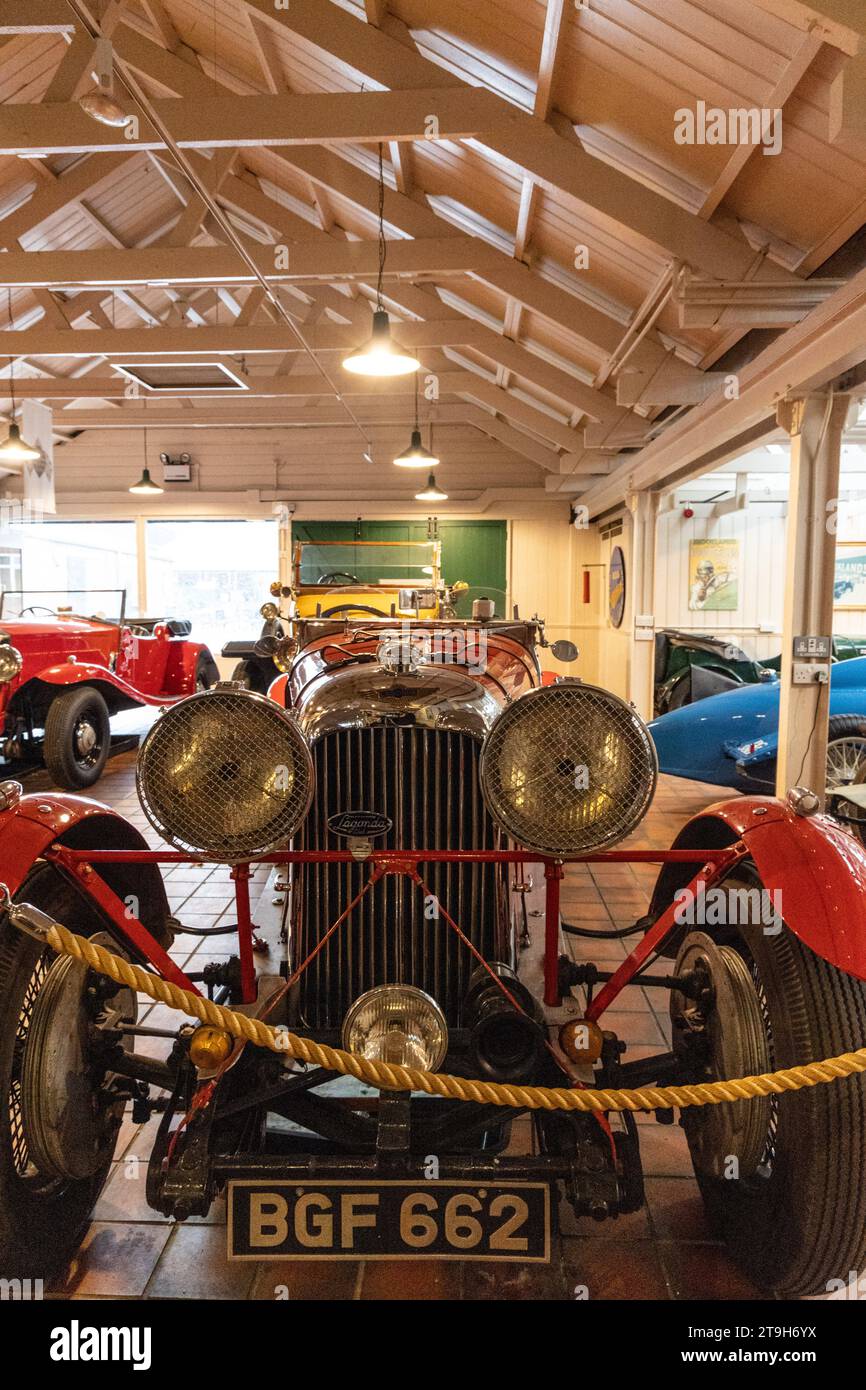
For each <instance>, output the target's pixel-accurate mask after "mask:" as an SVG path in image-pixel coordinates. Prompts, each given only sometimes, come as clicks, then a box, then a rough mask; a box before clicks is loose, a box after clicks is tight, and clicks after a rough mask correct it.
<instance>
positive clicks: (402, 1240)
mask: <svg viewBox="0 0 866 1390" xmlns="http://www.w3.org/2000/svg"><path fill="white" fill-rule="evenodd" d="M550 1230H551V1217H550V1188H549V1186H548V1184H547V1183H543V1182H488V1183H460V1182H446V1181H438V1180H436V1181H429V1182H428V1181H424V1180H421V1181H420V1182H418V1181H416V1182H404V1181H390V1180H388V1181H385V1182H376V1181H371V1182H356V1181H355V1180H353V1179H342V1178H340V1179H337V1178H333V1179H325V1180H323V1181H322V1180H320V1181H314V1182H290V1181H285V1182H284V1181H272V1180H270V1181H269V1180H267V1179H264V1178H257V1179H238V1180H237V1181H234V1182H230V1183H229V1192H228V1247H229V1248H228V1255H229V1259H230V1260H284V1259H293V1260H297V1259H301V1260H317V1259H318V1260H394V1259H404V1260H431V1259H433V1260H443V1259H444V1260H519V1261H520V1262H521V1263H523V1262H531V1263H542V1264H546V1263H547V1262H548V1261H549V1260H550Z"/></svg>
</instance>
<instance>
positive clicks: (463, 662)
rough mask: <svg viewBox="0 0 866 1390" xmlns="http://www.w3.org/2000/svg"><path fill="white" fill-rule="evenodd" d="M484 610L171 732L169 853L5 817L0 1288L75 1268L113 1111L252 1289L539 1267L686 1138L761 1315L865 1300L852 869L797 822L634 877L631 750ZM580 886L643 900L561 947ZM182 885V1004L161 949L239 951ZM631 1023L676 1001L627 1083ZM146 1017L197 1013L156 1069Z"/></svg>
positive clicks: (210, 696) (863, 1077)
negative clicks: (653, 1001) (215, 1207)
mask: <svg viewBox="0 0 866 1390" xmlns="http://www.w3.org/2000/svg"><path fill="white" fill-rule="evenodd" d="M483 613H484V610H482V609H481V608H480V605H479V610H478V612H477V614H476V617H475V618H474V619H473V620H472V621H465V622H462V621H459V620H452V621H449V622H442V621H439V620H434V621H426V622H425V621H421V622H417V621H411V622H408V623H405V624H397V625H395V623H394V621H393V619H383V618H380V617H377V616H372V615H370V616H364V617H362V618H360V619H353V618H348V617H339V618H337V617H331V618H322V617H320V618H312V619H303V620H301V621H300V622H298V624H297V631H296V633H294V634H293V635H292V636H286V637H284V638H283V639H282V642H283V643H284V644H285V646H284V647H283V648H282V650H281V651H280V653H279V663H278V664H281V665H285V666H286V667H287V671H286V675H285V676H284V677H282V678H280V682H279V683H278V684H275V686H274V687H272V697H271V698H268V697H267V696H264V695H262V694H260V693H258V692H254V691H250V690H244V689H243V688H242V687H241V686H240V684H234V683H228V684H225V685H218V686H217V688H216V689H214V690H209V691H204V692H201V693H198V694H194V695H191V696H189V697H188V698H187V699H185V700H182V701H180V702H178V703H175V704H173V705H172V706H171V707H170V708H168V709H167V710H166V711H165V713H164V714H163V715H162V716H161V718H160V719H159V720H157V721H156V722H155V723H154V725H153V727H152V728H151V729H150V731H149V733H148V735H147V737H146V739H145V741H144V743H143V745H142V748H141V751H140V753H139V760H138V773H137V779H138V792H139V799H140V801H141V805H142V808H143V810H144V812H145V814H146V817H147V819H148V821H149V823H150V825H151V827H152V828H153V830H154V831H155V832H156V833H157V835H158V836H159V837H160V841H161V843H160V844H159V846H158V847H157V848H148V847H147V845H146V843H145V841H144V839H143V837H142V835H141V834H140V832H139V831H138V830H137V829H136V828H135V827H134V826H133V825H132V824H131V823H130V822H128V821H126V820H125V819H124V818H123V817H122V816H121V815H119V814H117V813H116V812H114V811H112V810H110V809H109V808H108V807H105V806H100V805H99V804H98V803H97V802H95V801H90V800H87V799H85V798H83V797H77V796H70V795H68V794H63V793H61V794H51V795H47V796H46V795H45V794H40V795H39V796H24V795H22V794H21V790H22V789H21V786H20V784H18V783H16V782H14V781H12V780H7V781H4V782H2V783H0V1092H2V1094H3V1095H4V1096H6V1097H8V1104H7V1107H6V1115H7V1119H6V1122H5V1133H3V1132H2V1130H0V1271H2V1272H3V1273H4V1274H5V1273H8V1274H10V1275H11V1274H14V1275H15V1276H17V1277H19V1278H20V1277H46V1276H47V1275H49V1274H50V1273H52V1272H53V1271H55V1270H58V1269H62V1268H63V1266H64V1264H65V1262H66V1261H68V1260H69V1259H70V1257H71V1256H72V1255H73V1254H74V1252H75V1250H76V1248H77V1246H78V1243H79V1241H80V1238H81V1235H82V1233H83V1231H84V1230H85V1228H86V1226H87V1223H88V1220H89V1218H90V1213H91V1211H92V1210H93V1207H94V1204H95V1202H96V1200H97V1198H98V1195H99V1192H100V1189H101V1187H102V1185H103V1183H104V1182H105V1180H106V1177H107V1175H108V1173H109V1171H110V1169H111V1164H112V1158H113V1155H114V1151H115V1141H116V1139H117V1134H118V1129H119V1126H120V1124H121V1117H122V1115H123V1112H124V1105H125V1104H129V1103H130V1102H131V1104H132V1118H133V1120H134V1121H135V1122H137V1123H142V1122H144V1121H145V1120H147V1119H148V1118H150V1116H151V1115H155V1116H158V1117H159V1119H158V1124H157V1125H156V1127H155V1128H154V1131H153V1136H152V1140H151V1144H152V1147H151V1153H150V1159H149V1163H148V1173H147V1188H146V1195H147V1201H148V1204H149V1205H150V1206H151V1207H152V1208H153V1209H154V1210H156V1211H158V1212H160V1213H162V1214H163V1215H165V1216H169V1217H172V1218H174V1219H176V1220H179V1221H181V1220H188V1219H190V1218H196V1217H202V1216H204V1215H206V1214H207V1213H208V1211H209V1209H210V1207H211V1205H212V1203H213V1202H214V1199H215V1198H216V1197H217V1196H218V1194H220V1193H221V1192H223V1191H225V1192H226V1194H227V1198H228V1211H229V1223H228V1241H229V1255H230V1257H231V1258H233V1259H241V1260H246V1259H255V1260H282V1261H286V1260H289V1261H294V1260H297V1259H301V1260H313V1259H325V1260H332V1259H339V1260H343V1259H347V1258H354V1259H365V1260H367V1259H394V1258H398V1259H410V1260H417V1259H433V1260H441V1259H452V1260H479V1259H480V1260H486V1261H493V1262H496V1261H499V1262H500V1263H501V1262H503V1261H505V1262H512V1263H514V1262H517V1263H532V1262H538V1263H544V1262H549V1261H550V1260H551V1259H553V1260H556V1259H557V1258H558V1256H557V1254H556V1236H557V1221H558V1212H559V1209H560V1206H561V1204H564V1203H565V1202H567V1203H569V1204H570V1205H571V1207H572V1209H573V1213H574V1215H575V1216H576V1217H579V1218H586V1219H588V1220H591V1221H594V1222H601V1221H617V1220H620V1219H621V1218H622V1217H624V1216H625V1215H627V1214H628V1213H630V1212H635V1211H637V1210H638V1209H639V1208H640V1207H641V1206H642V1204H643V1201H644V1190H643V1179H642V1168H641V1148H642V1146H644V1147H645V1146H646V1145H647V1144H648V1143H649V1142H650V1140H651V1136H652V1125H651V1116H652V1115H655V1117H656V1119H658V1120H659V1121H660V1122H670V1120H671V1119H672V1118H673V1117H674V1116H675V1114H676V1113H677V1111H678V1112H679V1113H680V1115H681V1123H682V1124H683V1127H684V1129H685V1133H686V1136H687V1139H688V1144H689V1149H690V1152H691V1159H692V1163H693V1166H694V1170H695V1175H696V1178H697V1181H698V1183H699V1185H700V1189H701V1193H702V1195H703V1198H704V1202H705V1204H706V1208H707V1211H708V1214H709V1217H710V1220H711V1222H712V1225H713V1228H714V1229H715V1230H716V1231H717V1232H719V1234H720V1235H721V1236H722V1237H723V1238H724V1240H725V1241H726V1243H727V1245H728V1247H729V1249H730V1250H731V1252H732V1253H733V1255H734V1256H735V1258H736V1259H737V1261H738V1262H739V1263H740V1264H741V1265H742V1267H743V1268H744V1269H745V1270H746V1271H747V1272H748V1274H749V1275H750V1277H751V1278H752V1279H753V1281H754V1282H755V1283H756V1284H758V1285H759V1286H760V1287H761V1288H762V1289H765V1290H767V1291H772V1292H774V1293H779V1294H782V1295H785V1296H788V1297H792V1296H801V1295H804V1294H814V1293H821V1292H825V1291H826V1290H827V1288H828V1286H829V1285H828V1281H831V1280H838V1279H839V1277H840V1276H841V1277H845V1278H847V1274H848V1271H849V1270H860V1269H862V1268H863V1265H864V1260H866V1188H864V1183H863V1157H864V1153H866V1074H864V1071H863V1068H862V1067H861V1066H860V1065H859V1059H858V1058H857V1057H854V1058H853V1059H852V1057H851V1056H849V1055H848V1054H853V1053H855V1051H856V1050H858V1049H860V1048H862V1047H863V1046H864V1044H866V850H864V848H863V846H862V845H861V844H859V843H858V842H857V841H855V840H854V839H853V838H852V837H851V836H849V835H848V834H847V833H846V832H845V831H844V830H842V829H841V828H840V827H839V826H838V825H837V824H835V823H834V822H832V821H831V820H830V819H829V818H828V817H826V816H823V815H821V814H817V813H816V812H817V806H818V798H817V797H815V796H813V795H812V794H811V793H809V792H806V791H805V790H804V789H802V788H795V789H793V790H792V792H791V793H790V794H789V796H788V798H787V799H786V800H777V799H775V798H770V797H741V798H738V799H736V800H731V801H726V802H721V803H719V804H718V805H716V806H713V807H709V808H707V810H706V811H704V812H703V813H702V814H701V815H699V816H697V817H696V818H695V819H693V820H692V821H690V822H689V823H688V824H687V825H686V826H685V828H684V829H683V830H682V832H681V833H680V835H679V836H678V838H677V840H676V843H675V844H674V846H673V848H671V849H667V850H659V849H643V848H638V847H635V846H634V845H632V846H630V847H629V846H624V847H617V846H619V845H620V842H621V841H623V840H625V839H626V837H627V836H629V835H630V834H631V832H632V831H634V830H635V828H636V827H637V826H638V824H639V823H640V821H641V818H642V816H643V815H644V813H645V811H646V810H647V807H648V806H649V804H650V801H651V799H652V796H653V793H654V790H655V785H656V773H657V763H656V756H655V751H654V747H653V743H652V739H651V737H650V735H649V733H648V731H647V729H646V726H645V725H644V724H643V723H642V721H641V720H640V719H639V718H638V716H637V714H636V713H635V711H634V710H633V709H632V708H631V707H630V706H629V705H628V704H627V703H626V702H625V701H624V700H622V699H620V698H619V697H618V696H616V695H612V694H610V693H608V692H606V691H604V690H601V689H599V688H597V687H595V686H592V685H588V684H585V683H583V682H582V681H580V680H577V679H573V678H569V679H565V680H560V681H559V682H557V683H556V684H553V685H544V684H542V679H541V670H540V666H539V661H538V655H537V648H538V646H539V645H542V644H544V645H546V639H545V637H544V632H543V627H542V626H541V625H540V623H539V622H538V620H532V621H528V622H526V621H521V620H519V619H518V618H517V617H516V616H515V618H514V619H513V620H506V621H503V620H497V619H496V618H490V617H485V616H484V615H483ZM395 626H396V627H397V628H398V630H397V631H395V630H394V629H395ZM558 655H559V656H560V659H566V658H567V657H568V656H569V653H568V652H567V651H563V648H562V646H559V644H558ZM277 696H279V697H280V698H279V700H278V699H277V698H276V697H277ZM566 861H568V862H571V863H577V864H598V863H602V864H613V863H622V862H623V861H626V862H627V861H632V862H639V863H643V864H647V863H657V864H658V865H659V867H660V874H659V877H658V879H657V881H656V886H655V890H654V892H653V894H652V897H651V900H650V902H649V904H648V906H647V907H646V908H645V909H644V912H643V913H642V914H641V915H639V916H637V918H636V920H634V921H633V922H629V923H627V924H626V925H625V926H623V927H615V928H611V929H605V930H603V929H600V928H599V927H598V926H597V924H596V923H595V922H593V924H592V926H591V927H587V926H585V925H583V924H582V923H581V921H580V914H579V913H578V912H577V910H576V909H577V906H578V904H576V903H573V902H571V903H570V906H569V909H568V915H570V912H571V909H572V908H574V910H575V917H574V920H573V922H572V924H570V925H569V924H568V923H567V922H564V921H562V919H561V915H560V883H561V879H562V878H563V874H564V864H565V862H566ZM189 863H195V864H198V865H201V864H202V863H211V864H218V865H223V866H225V868H226V874H227V877H230V879H231V888H230V889H229V884H228V883H227V884H226V888H227V889H229V891H231V892H232V895H233V916H232V921H233V923H234V924H235V927H230V928H229V930H235V929H236V933H237V949H236V953H235V954H233V955H232V956H231V957H230V958H229V959H224V958H223V959H211V958H210V957H208V956H205V957H204V958H203V966H202V969H201V970H197V969H196V967H195V962H196V959H197V957H196V956H193V957H192V963H191V964H190V963H188V964H187V966H186V967H185V969H186V972H187V973H185V970H184V969H182V968H181V966H180V964H179V963H178V961H177V960H176V959H175V958H174V957H173V956H172V955H171V954H170V951H171V944H172V940H173V934H174V933H175V932H177V931H178V930H187V931H191V932H193V933H198V934H199V935H205V936H207V935H210V934H211V932H218V933H220V934H221V944H222V939H224V938H223V937H222V934H223V933H224V932H225V930H226V928H225V927H224V926H222V925H220V924H218V925H217V926H216V927H214V928H201V927H194V926H192V925H187V926H186V927H183V926H182V925H181V923H180V922H178V921H177V920H176V919H175V918H174V917H173V915H172V912H171V907H170V904H169V901H168V898H167V894H166V888H165V886H164V883H163V878H162V874H161V872H160V866H161V865H165V866H169V865H171V866H173V865H178V864H189ZM270 866H274V868H275V869H276V871H277V872H278V873H279V874H280V879H279V881H278V886H277V880H274V887H275V890H276V902H275V901H274V899H273V897H272V895H271V892H269V891H266V892H264V893H263V894H262V895H261V897H260V898H259V899H258V900H257V902H256V906H255V908H253V906H252V902H253V899H252V896H251V891H250V879H251V876H252V875H253V874H258V875H260V876H261V877H265V875H266V874H269V873H270V872H271V871H272V870H271V868H270ZM529 866H534V868H533V873H534V878H535V883H536V884H538V885H539V886H540V885H541V884H543V885H544V894H545V897H544V903H545V910H544V922H543V931H542V930H539V931H538V932H537V933H535V935H534V939H533V933H532V932H531V931H530V930H529V923H528V922H527V919H526V917H525V916H524V915H523V911H522V906H521V905H522V904H523V903H524V902H525V901H526V899H525V895H524V892H523V890H524V889H525V888H526V886H527V881H526V878H525V873H526V870H527V868H528V867H529ZM583 882H584V880H583V879H581V878H579V877H577V878H574V879H573V880H572V883H571V887H570V890H569V899H570V897H571V893H575V894H580V893H582V892H583V891H584V889H583V886H582V885H583ZM590 891H591V892H592V891H595V890H593V889H590ZM3 909H5V910H3ZM539 926H540V927H541V922H539ZM64 928H68V932H67V936H66V940H65V942H64V937H63V935H62V932H63V929H64ZM70 932H71V933H73V935H72V936H70V935H69V933H70ZM574 936H576V937H578V938H579V939H580V940H581V946H580V949H579V952H578V951H576V952H575V953H574V954H565V953H564V952H563V946H564V945H565V944H566V943H568V942H570V940H571V939H572V937H574ZM85 938H86V939H85ZM628 938H631V940H629V944H628V948H627V949H628V954H626V953H625V952H624V951H622V948H621V945H620V942H621V941H622V940H623V939H628ZM107 950H110V952H111V955H108V954H106V951H107ZM100 952H103V954H100ZM596 952H597V953H598V954H597V955H596ZM620 952H621V954H619V953H620ZM76 953H77V955H76ZM118 957H120V959H118ZM135 967H138V968H135ZM143 967H148V968H143ZM112 971H113V972H114V973H112ZM634 989H646V990H652V991H654V993H655V997H656V998H657V999H662V1000H665V1001H666V1003H667V1009H668V1011H669V1015H670V1024H671V1036H672V1042H671V1045H670V1047H669V1048H665V1047H664V1046H663V1045H662V1044H661V1043H660V1044H659V1050H658V1051H657V1052H653V1049H651V1048H644V1047H641V1048H639V1049H637V1052H636V1053H635V1051H634V1050H633V1049H632V1048H630V1046H629V1044H628V1039H627V1035H626V1027H627V1025H628V1022H629V1020H630V1018H631V1017H632V1015H631V1013H630V1012H629V1009H628V1003H627V1002H626V1001H627V1000H628V998H629V992H631V991H633V990H634ZM137 990H141V991H143V992H144V993H146V994H148V995H149V996H150V997H151V998H158V999H160V1000H162V1001H163V1002H164V1003H167V1004H169V1005H170V1006H171V1007H172V1008H174V1009H177V1010H179V1012H177V1013H176V1014H173V1015H171V1014H170V1015H169V1018H174V1019H176V1023H169V1024H167V1025H166V1027H167V1029H168V1031H169V1035H170V1038H171V1041H170V1051H169V1052H168V1054H166V1052H165V1050H164V1048H163V1050H162V1052H161V1054H160V1055H148V1048H150V1049H151V1052H153V1050H154V1049H153V1045H152V1043H151V1038H152V1036H153V1030H152V1029H151V1028H149V1027H148V1026H147V1024H146V1023H145V1024H144V1025H141V1026H140V1025H139V1024H138V1021H137V1020H138V1013H137V1009H138V1005H137V993H136V992H137ZM177 990H179V991H183V993H182V994H180V995H178V994H177V993H175V991H177ZM205 994H206V995H207V998H205V997H204V996H205ZM222 1005H225V1006H227V1007H226V1008H225V1009H221V1008H220V1006H222ZM191 1018H195V1019H196V1020H198V1021H199V1022H198V1024H196V1025H193V1024H191V1023H190V1022H189V1020H190V1019H191ZM650 1054H651V1055H650ZM841 1054H844V1055H841ZM840 1055H841V1056H840ZM810 1064H818V1065H817V1066H812V1065H810ZM340 1073H343V1074H344V1076H346V1077H348V1078H358V1081H360V1080H363V1081H364V1082H366V1085H359V1084H358V1082H356V1081H354V1080H348V1081H341V1082H340V1083H339V1088H338V1089H337V1090H336V1091H335V1090H334V1089H333V1087H332V1084H331V1083H333V1082H334V1080H335V1079H336V1077H337V1076H338V1075H339V1074H340ZM813 1082H814V1083H815V1084H812V1083H813ZM818 1083H820V1084H818ZM371 1087H373V1088H375V1089H371ZM707 1098H709V1099H710V1100H712V1101H714V1102H719V1103H707V1104H704V1103H703V1101H704V1100H705V1099H707ZM635 1109H638V1110H643V1111H645V1112H646V1115H645V1118H646V1120H647V1123H644V1124H638V1123H637V1122H636V1120H637V1117H636V1116H635V1114H634V1113H632V1112H633V1110H635ZM524 1114H528V1115H531V1116H532V1118H533V1122H534V1123H533V1136H534V1137H533V1141H532V1144H531V1145H529V1144H523V1145H520V1144H518V1145H516V1146H511V1145H510V1140H511V1129H512V1123H513V1121H514V1120H515V1119H517V1118H518V1117H520V1116H521V1115H524ZM515 1149H516V1151H515ZM586 1244H587V1246H593V1245H596V1246H598V1247H599V1249H601V1243H600V1242H597V1241H588V1242H586Z"/></svg>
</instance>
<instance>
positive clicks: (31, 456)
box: [0, 420, 42, 463]
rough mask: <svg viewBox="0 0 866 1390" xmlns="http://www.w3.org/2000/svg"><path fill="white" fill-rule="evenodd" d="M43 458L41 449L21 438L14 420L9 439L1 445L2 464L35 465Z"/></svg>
mask: <svg viewBox="0 0 866 1390" xmlns="http://www.w3.org/2000/svg"><path fill="white" fill-rule="evenodd" d="M41 457H42V453H41V451H40V450H39V449H35V448H34V447H33V445H32V444H28V443H27V441H26V439H22V438H21V431H20V430H19V428H18V426H17V425H16V423H15V421H14V420H13V421H12V423H11V425H10V426H9V435H8V437H7V438H6V439H4V440H3V443H2V444H0V463H35V462H36V461H37V460H38V459H41Z"/></svg>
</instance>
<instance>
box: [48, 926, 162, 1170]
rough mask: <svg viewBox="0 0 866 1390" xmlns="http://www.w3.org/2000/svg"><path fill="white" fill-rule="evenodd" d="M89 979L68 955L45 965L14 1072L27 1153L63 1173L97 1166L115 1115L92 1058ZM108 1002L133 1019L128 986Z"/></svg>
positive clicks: (111, 1141)
mask: <svg viewBox="0 0 866 1390" xmlns="http://www.w3.org/2000/svg"><path fill="white" fill-rule="evenodd" d="M96 939H99V938H96ZM106 944H108V943H107V942H106ZM92 979H93V977H92V976H91V975H90V972H89V971H88V969H87V967H86V966H84V965H82V964H81V963H80V962H79V961H76V960H73V959H72V958H71V957H68V956H67V957H62V958H60V959H58V960H56V961H55V962H54V964H53V965H52V966H51V968H50V970H49V971H48V974H47V976H46V978H45V981H44V983H43V985H42V987H41V989H40V990H39V994H38V996H37V998H36V1002H35V1004H34V1006H33V1013H32V1015H31V1019H30V1028H29V1030H28V1033H27V1043H26V1048H25V1052H24V1059H23V1066H22V1074H21V1110H22V1120H23V1125H24V1130H25V1134H26V1138H27V1148H28V1152H29V1154H30V1157H31V1159H32V1161H33V1163H34V1164H35V1165H36V1167H37V1168H38V1169H39V1170H40V1172H42V1173H44V1174H46V1175H50V1176H52V1177H55V1178H64V1179H67V1180H78V1179H81V1178H87V1177H90V1176H91V1175H92V1174H94V1173H96V1172H97V1171H98V1170H99V1168H100V1167H101V1166H102V1165H103V1164H104V1163H105V1161H106V1159H107V1157H108V1156H109V1154H110V1151H111V1150H113V1148H114V1140H115V1137H116V1132H117V1123H118V1121H119V1113H118V1105H117V1104H116V1103H115V1104H111V1103H110V1102H109V1103H106V1099H105V1091H104V1089H103V1084H104V1078H103V1077H102V1076H101V1075H100V1073H99V1070H98V1069H96V1068H94V1065H93V1062H92V1059H91V1046H90V1033H91V1029H92V1027H93V1024H94V1021H95V1020H94V1015H93V1010H92V1008H91V1007H89V1004H90V1001H89V998H88V989H89V986H90V984H91V982H92ZM112 1009H113V1011H115V1012H116V1013H117V1014H119V1015H120V1017H122V1018H123V1019H124V1021H127V1022H133V1021H134V1020H135V1017H136V1002H135V995H134V994H133V992H132V991H130V990H126V989H124V990H121V991H120V992H119V993H118V994H117V995H115V996H114V998H113V1000H112ZM121 1105H122V1103H121Z"/></svg>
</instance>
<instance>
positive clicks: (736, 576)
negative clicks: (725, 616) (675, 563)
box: [689, 540, 740, 613]
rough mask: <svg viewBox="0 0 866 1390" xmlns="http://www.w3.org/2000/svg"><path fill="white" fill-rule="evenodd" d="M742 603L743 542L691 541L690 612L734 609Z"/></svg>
mask: <svg viewBox="0 0 866 1390" xmlns="http://www.w3.org/2000/svg"><path fill="white" fill-rule="evenodd" d="M739 605H740V542H739V541H738V540H712V541H690V542H689V612H691V613H733V612H734V611H735V610H736V609H737V608H738V607H739Z"/></svg>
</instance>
